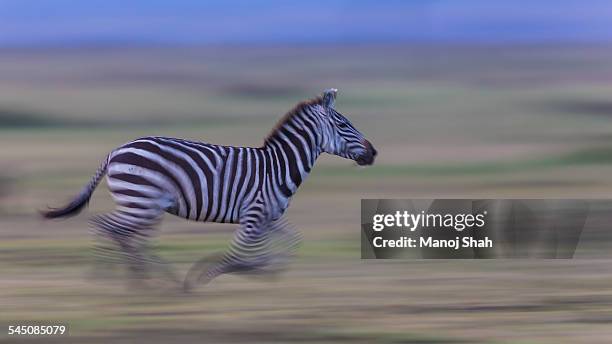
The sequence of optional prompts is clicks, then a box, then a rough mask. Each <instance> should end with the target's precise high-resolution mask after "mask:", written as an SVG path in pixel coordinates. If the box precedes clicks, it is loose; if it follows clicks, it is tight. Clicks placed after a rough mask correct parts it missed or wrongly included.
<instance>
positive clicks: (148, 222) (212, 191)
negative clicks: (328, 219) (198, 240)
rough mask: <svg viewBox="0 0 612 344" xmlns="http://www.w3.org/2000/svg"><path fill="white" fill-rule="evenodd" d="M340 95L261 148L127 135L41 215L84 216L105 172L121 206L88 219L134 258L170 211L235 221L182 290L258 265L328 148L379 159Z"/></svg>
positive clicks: (325, 97)
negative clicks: (226, 241)
mask: <svg viewBox="0 0 612 344" xmlns="http://www.w3.org/2000/svg"><path fill="white" fill-rule="evenodd" d="M336 95H337V89H328V90H326V91H324V92H323V93H322V94H321V95H320V96H318V97H315V98H313V99H310V100H306V101H303V102H300V103H298V104H297V105H296V106H295V107H294V108H293V109H292V110H290V111H289V112H287V113H286V114H285V116H284V117H283V118H282V119H281V120H280V121H279V122H278V123H277V125H276V126H275V127H274V128H273V129H272V131H271V132H270V134H269V135H268V136H267V137H266V138H265V140H264V144H263V146H261V147H232V146H221V145H214V144H209V143H204V142H197V141H190V140H185V139H178V138H168V137H153V136H151V137H143V138H140V139H137V140H134V141H131V142H128V143H126V144H124V145H122V146H120V147H118V148H116V149H114V150H113V151H111V153H110V154H108V156H107V157H106V159H105V160H104V161H103V163H102V164H101V166H100V167H99V168H98V170H97V172H96V173H95V175H94V176H93V178H92V179H91V180H90V182H89V183H88V184H87V185H86V186H85V187H84V188H83V189H82V191H81V192H80V193H79V194H78V195H77V196H76V197H75V198H74V199H73V200H72V201H71V202H70V203H68V204H67V205H66V206H64V207H61V208H49V209H48V210H46V211H43V212H42V215H43V216H44V218H47V219H51V218H59V217H68V216H73V215H76V214H78V213H79V212H80V211H81V210H82V209H83V208H84V207H85V206H86V205H87V204H88V202H89V199H90V197H91V195H92V193H93V192H94V189H95V188H96V187H97V185H98V184H99V183H100V181H101V180H102V178H103V177H104V176H106V180H107V184H108V188H109V190H110V193H111V196H112V198H113V200H114V202H115V203H116V209H115V210H114V211H113V212H111V213H107V214H103V215H98V216H95V217H94V218H93V219H92V220H91V224H92V225H93V226H94V227H95V228H96V229H97V230H98V231H99V232H100V233H104V234H105V235H107V236H108V237H111V238H112V239H113V241H114V242H115V243H116V244H117V246H118V247H119V248H120V250H121V252H123V253H125V254H126V255H127V256H129V257H136V259H135V261H140V262H142V261H143V260H144V259H143V257H142V256H139V255H140V252H139V247H140V246H139V244H138V243H139V242H141V240H143V238H146V237H148V236H149V235H150V233H151V232H152V230H153V229H154V228H155V227H156V226H157V225H158V224H159V223H160V222H161V220H162V217H163V215H164V214H165V213H169V214H172V215H176V216H179V217H182V218H185V219H187V220H192V221H201V222H217V223H234V224H239V228H238V229H237V230H236V232H235V234H234V237H233V239H232V241H231V243H230V246H229V248H228V249H227V250H226V252H224V253H223V254H221V255H217V256H216V257H215V259H214V260H213V261H212V262H211V260H210V259H209V258H207V259H204V260H202V261H200V262H198V263H196V264H194V266H193V267H192V269H190V272H189V273H188V277H187V278H186V279H185V282H184V283H185V284H184V286H185V289H189V288H191V287H192V286H193V284H194V283H197V282H202V280H204V281H206V282H208V281H210V280H212V279H213V278H215V277H217V276H219V275H221V274H225V273H231V272H258V271H261V270H262V268H264V267H265V266H268V265H270V262H271V261H272V258H273V255H271V254H270V252H271V251H272V248H271V246H273V240H271V239H270V236H271V234H272V233H282V232H283V231H289V232H291V231H290V230H288V228H290V227H291V226H289V225H288V224H287V223H286V221H284V220H283V219H282V217H283V214H284V213H285V210H286V209H287V207H288V206H289V203H290V201H291V198H292V196H293V195H294V194H295V192H296V191H297V189H298V187H299V186H300V185H301V184H302V183H303V182H304V180H305V179H306V177H307V176H308V174H309V173H310V172H311V169H312V168H313V166H314V164H315V161H316V160H317V158H318V157H319V156H320V155H321V154H322V153H329V154H333V155H337V156H340V157H343V158H347V159H351V160H354V161H355V162H356V163H357V164H358V165H372V164H373V163H374V160H375V157H376V155H377V151H376V149H374V146H373V145H372V144H371V143H370V141H368V140H366V138H365V137H364V135H363V134H362V133H361V132H360V131H359V130H357V129H356V128H355V127H354V126H353V124H352V123H351V122H350V121H349V120H348V119H347V118H346V117H345V116H343V115H342V114H340V113H339V112H338V111H336V109H335V106H334V103H335V100H336ZM285 238H286V237H285ZM296 240H298V239H296ZM293 244H295V243H293ZM203 266H205V267H206V269H204V268H203ZM131 269H132V270H133V271H134V272H138V271H141V270H142V264H138V263H134V262H132V264H131ZM202 269H203V270H202ZM200 270H202V271H200ZM190 276H191V277H190Z"/></svg>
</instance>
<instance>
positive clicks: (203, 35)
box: [0, 0, 612, 45]
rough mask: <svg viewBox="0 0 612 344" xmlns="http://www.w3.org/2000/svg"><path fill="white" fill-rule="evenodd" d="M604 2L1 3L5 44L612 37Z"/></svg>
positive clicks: (610, 11) (610, 5)
mask: <svg viewBox="0 0 612 344" xmlns="http://www.w3.org/2000/svg"><path fill="white" fill-rule="evenodd" d="M609 40H612V1H605V0H589V1H584V0H556V1H555V0H541V1H537V0H532V1H519V0H497V1H491V0H473V1H462V0H438V1H436V0H430V1H425V0H405V1H400V0H397V1H395V0H389V1H383V0H379V1H376V0H362V1H359V0H354V1H347V0H324V1H323V0H310V1H277V0H261V1H246V0H245V1H221V0H220V1H206V0H172V1H171V0H166V1H161V0H0V44H2V45H30V44H34V45H36V44H74V43H92V42H93V43H105V42H107V43H122V42H123V43H135V42H141V43H275V42H281V43H288V42H293V43H307V42H359V41H381V42H385V41H484V42H502V43H503V42H509V41H525V42H539V41H579V42H580V41H609Z"/></svg>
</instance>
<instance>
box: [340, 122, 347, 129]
mask: <svg viewBox="0 0 612 344" xmlns="http://www.w3.org/2000/svg"><path fill="white" fill-rule="evenodd" d="M338 128H342V129H346V128H348V124H346V122H340V123H338Z"/></svg>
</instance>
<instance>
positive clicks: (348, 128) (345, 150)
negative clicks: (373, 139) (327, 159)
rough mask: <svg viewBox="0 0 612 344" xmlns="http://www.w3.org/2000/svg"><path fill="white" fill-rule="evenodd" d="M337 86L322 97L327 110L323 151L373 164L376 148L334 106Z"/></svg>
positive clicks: (365, 163)
mask: <svg viewBox="0 0 612 344" xmlns="http://www.w3.org/2000/svg"><path fill="white" fill-rule="evenodd" d="M337 93H338V90H337V89H335V88H332V89H329V90H326V91H324V92H323V95H322V97H321V99H322V106H323V109H324V110H325V114H326V116H325V119H326V123H325V124H326V125H325V126H324V139H323V151H325V152H326V153H329V154H334V155H337V156H341V157H343V158H347V159H351V160H354V161H355V162H357V164H358V165H361V166H363V165H372V164H373V163H374V159H375V158H376V154H377V152H376V149H374V146H372V144H371V143H370V141H368V140H366V138H365V137H364V136H363V134H362V133H361V132H360V131H359V130H357V129H356V128H355V127H354V126H353V124H352V123H351V122H350V121H349V120H348V119H347V118H346V117H344V116H343V115H342V114H341V113H339V112H338V111H336V109H335V108H334V102H335V100H336V94H337Z"/></svg>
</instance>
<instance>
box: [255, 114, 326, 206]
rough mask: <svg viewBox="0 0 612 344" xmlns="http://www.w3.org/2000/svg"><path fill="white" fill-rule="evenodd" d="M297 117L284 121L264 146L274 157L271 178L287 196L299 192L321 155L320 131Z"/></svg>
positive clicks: (270, 155) (269, 154) (272, 157)
mask: <svg viewBox="0 0 612 344" xmlns="http://www.w3.org/2000/svg"><path fill="white" fill-rule="evenodd" d="M296 117H297V116H292V117H289V118H287V119H286V120H285V122H284V123H281V124H280V125H279V126H278V127H277V128H276V129H275V130H274V132H273V133H272V134H271V135H270V136H269V137H268V138H267V139H266V142H265V144H264V147H263V149H264V150H265V151H266V152H267V153H268V156H269V157H270V158H271V159H272V168H271V175H270V177H271V181H272V183H273V184H274V185H275V186H276V188H277V189H280V191H281V192H282V194H283V195H284V196H285V197H286V198H289V197H291V196H292V195H293V194H294V193H295V192H296V191H297V189H298V187H299V186H300V184H302V182H303V181H304V180H305V179H306V177H307V176H308V174H309V173H310V171H311V169H312V167H313V166H314V164H315V162H316V160H317V158H318V157H319V155H321V149H320V148H319V147H320V137H319V136H320V134H319V132H318V130H316V128H314V129H315V130H313V128H311V126H308V125H306V124H305V122H304V120H303V119H300V118H299V117H297V118H296Z"/></svg>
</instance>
